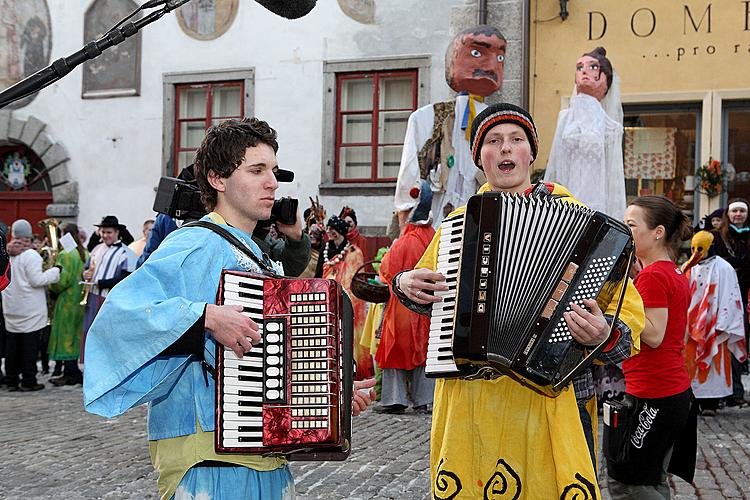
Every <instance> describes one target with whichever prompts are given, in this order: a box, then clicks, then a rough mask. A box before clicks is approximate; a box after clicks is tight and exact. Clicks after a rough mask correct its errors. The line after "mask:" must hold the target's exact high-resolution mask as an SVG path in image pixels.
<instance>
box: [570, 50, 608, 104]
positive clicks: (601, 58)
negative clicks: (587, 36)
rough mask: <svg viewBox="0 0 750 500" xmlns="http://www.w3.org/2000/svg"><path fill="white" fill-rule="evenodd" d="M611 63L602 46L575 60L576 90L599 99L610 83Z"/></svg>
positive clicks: (605, 92) (602, 96)
mask: <svg viewBox="0 0 750 500" xmlns="http://www.w3.org/2000/svg"><path fill="white" fill-rule="evenodd" d="M612 77H613V69H612V63H611V62H610V61H609V59H607V51H606V50H605V49H604V47H597V48H595V49H594V50H592V51H591V52H587V53H586V54H583V55H582V56H581V58H580V59H578V61H577V62H576V92H577V93H578V94H588V95H590V96H592V97H596V99H597V100H599V101H601V100H602V99H604V96H605V95H607V92H609V87H610V86H611V85H612Z"/></svg>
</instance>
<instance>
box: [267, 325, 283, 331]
mask: <svg viewBox="0 0 750 500" xmlns="http://www.w3.org/2000/svg"><path fill="white" fill-rule="evenodd" d="M280 329H281V325H279V324H278V323H266V331H267V332H278V331H279V330H280Z"/></svg>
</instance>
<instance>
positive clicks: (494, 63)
mask: <svg viewBox="0 0 750 500" xmlns="http://www.w3.org/2000/svg"><path fill="white" fill-rule="evenodd" d="M506 45H507V43H506V41H505V36H503V34H502V33H500V30H498V29H497V28H494V27H492V26H486V25H479V26H473V27H471V28H468V29H465V30H463V31H461V32H460V33H458V34H457V35H456V36H455V37H454V38H453V40H452V41H451V43H450V45H449V46H448V50H447V51H446V53H445V80H446V82H447V83H448V86H449V87H450V88H451V89H452V90H453V91H455V92H457V93H458V95H457V96H456V99H455V100H451V101H445V102H436V103H432V104H428V105H427V106H423V107H421V108H419V109H417V110H416V111H414V112H413V113H412V114H411V115H410V116H409V121H408V123H407V125H406V136H405V138H404V149H403V152H402V155H401V166H400V167H399V172H398V180H397V182H396V197H395V205H396V211H397V212H398V216H399V222H400V224H401V226H402V227H403V226H404V225H405V224H406V221H407V219H408V217H409V211H410V210H411V209H412V208H414V206H415V205H416V204H417V201H416V200H414V198H412V197H411V196H409V191H410V190H411V188H412V187H413V186H414V185H415V184H416V183H417V181H419V180H420V179H425V180H427V181H429V182H430V187H431V189H432V192H433V198H432V214H433V219H434V220H433V225H434V227H437V226H438V225H440V222H442V220H443V217H445V215H447V214H448V213H449V212H451V211H453V210H454V209H455V208H456V207H460V206H462V205H465V204H466V202H467V201H468V200H469V198H470V197H471V196H472V195H473V194H474V193H476V190H477V188H478V187H479V186H480V185H481V184H482V183H483V182H484V180H485V179H484V175H483V174H482V172H481V171H480V170H477V169H476V168H475V167H474V163H473V162H472V161H471V148H470V146H469V134H470V131H471V124H472V122H473V120H474V117H475V116H476V115H477V113H480V112H481V111H482V110H483V109H484V108H485V107H486V106H485V104H484V98H485V97H487V96H489V95H490V94H492V93H493V92H497V91H498V90H500V87H501V86H502V84H503V67H504V65H505V48H506Z"/></svg>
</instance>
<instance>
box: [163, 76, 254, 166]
mask: <svg viewBox="0 0 750 500" xmlns="http://www.w3.org/2000/svg"><path fill="white" fill-rule="evenodd" d="M253 75H254V71H253V70H252V69H244V70H243V69H239V70H222V71H207V72H202V73H170V74H165V75H164V137H165V143H164V147H163V154H162V156H163V159H164V166H165V167H164V173H165V174H166V175H170V176H176V175H177V174H178V173H179V172H180V170H182V169H183V168H184V167H186V166H188V165H190V164H191V163H192V162H193V160H194V158H195V151H196V150H197V149H198V146H200V144H201V141H203V137H204V136H205V134H206V130H207V129H208V128H209V127H210V126H211V125H215V124H217V123H220V122H222V121H224V120H227V119H230V118H232V119H239V118H243V117H245V116H252V114H253V110H252V109H251V100H250V96H252V93H253Z"/></svg>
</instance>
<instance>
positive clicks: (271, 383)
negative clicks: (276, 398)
mask: <svg viewBox="0 0 750 500" xmlns="http://www.w3.org/2000/svg"><path fill="white" fill-rule="evenodd" d="M266 385H267V386H268V387H270V388H271V389H276V388H277V387H279V385H280V384H279V379H277V378H269V379H268V380H266Z"/></svg>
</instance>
